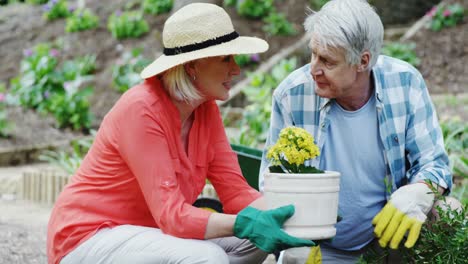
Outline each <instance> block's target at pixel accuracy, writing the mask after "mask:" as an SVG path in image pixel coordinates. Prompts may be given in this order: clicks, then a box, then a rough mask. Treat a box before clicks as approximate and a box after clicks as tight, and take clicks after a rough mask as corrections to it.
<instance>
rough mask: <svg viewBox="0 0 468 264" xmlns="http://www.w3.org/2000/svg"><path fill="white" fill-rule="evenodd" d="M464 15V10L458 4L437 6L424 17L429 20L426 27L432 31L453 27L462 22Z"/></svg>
mask: <svg viewBox="0 0 468 264" xmlns="http://www.w3.org/2000/svg"><path fill="white" fill-rule="evenodd" d="M464 13H465V10H464V8H463V6H461V5H460V4H453V5H445V4H439V5H437V6H434V7H432V9H431V10H430V11H429V12H427V14H426V15H427V16H429V17H430V18H431V19H430V21H429V25H428V26H429V28H430V29H431V30H433V31H440V30H441V29H443V28H446V27H454V26H455V25H457V24H459V23H461V22H462V21H463V16H464Z"/></svg>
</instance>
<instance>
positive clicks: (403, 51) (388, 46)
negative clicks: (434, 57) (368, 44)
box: [382, 42, 421, 67]
mask: <svg viewBox="0 0 468 264" xmlns="http://www.w3.org/2000/svg"><path fill="white" fill-rule="evenodd" d="M415 49H416V44H414V43H399V42H389V43H385V45H384V46H383V48H382V53H383V54H385V55H387V56H390V57H394V58H397V59H400V60H404V61H406V62H408V63H409V64H411V65H413V66H415V67H417V66H419V64H420V63H421V60H420V59H419V58H418V56H417V55H416V52H415Z"/></svg>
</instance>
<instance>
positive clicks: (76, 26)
mask: <svg viewBox="0 0 468 264" xmlns="http://www.w3.org/2000/svg"><path fill="white" fill-rule="evenodd" d="M98 25H99V17H98V16H96V15H94V14H93V13H92V12H91V11H90V10H89V9H77V10H75V11H74V12H73V13H72V15H71V16H69V17H68V18H67V24H66V26H65V31H66V32H77V31H84V30H88V29H93V28H96V27H97V26H98Z"/></svg>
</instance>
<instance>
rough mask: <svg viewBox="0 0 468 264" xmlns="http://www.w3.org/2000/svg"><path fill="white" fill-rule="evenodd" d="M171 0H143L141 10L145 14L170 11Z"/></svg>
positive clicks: (172, 2)
mask: <svg viewBox="0 0 468 264" xmlns="http://www.w3.org/2000/svg"><path fill="white" fill-rule="evenodd" d="M173 4H174V1H173V0H143V11H144V12H145V13H147V14H152V15H159V14H162V13H167V12H169V11H171V9H172V6H173Z"/></svg>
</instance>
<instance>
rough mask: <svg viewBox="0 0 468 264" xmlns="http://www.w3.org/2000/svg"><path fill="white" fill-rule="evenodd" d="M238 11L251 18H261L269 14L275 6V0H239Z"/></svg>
mask: <svg viewBox="0 0 468 264" xmlns="http://www.w3.org/2000/svg"><path fill="white" fill-rule="evenodd" d="M236 8H237V13H238V14H239V15H241V16H245V17H250V18H260V17H264V16H266V15H268V13H269V12H270V11H271V9H272V8H273V0H262V1H260V0H238V1H237V5H236Z"/></svg>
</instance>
